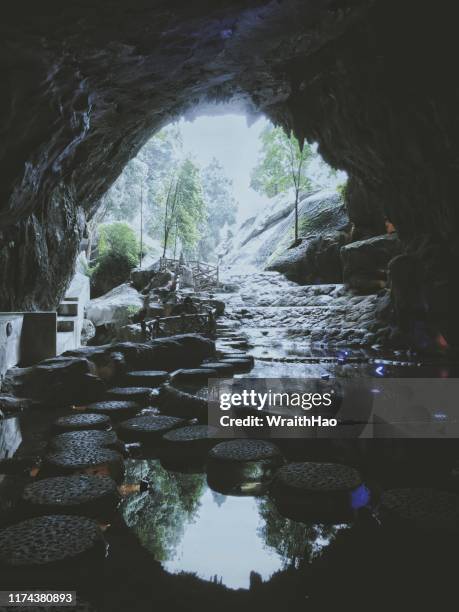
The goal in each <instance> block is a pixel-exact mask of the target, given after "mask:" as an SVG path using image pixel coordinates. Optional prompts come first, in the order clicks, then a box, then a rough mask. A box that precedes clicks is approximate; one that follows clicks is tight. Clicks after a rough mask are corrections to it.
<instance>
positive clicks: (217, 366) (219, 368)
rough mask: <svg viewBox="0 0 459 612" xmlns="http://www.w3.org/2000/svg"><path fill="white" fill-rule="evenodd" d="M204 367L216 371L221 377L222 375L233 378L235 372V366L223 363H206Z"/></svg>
mask: <svg viewBox="0 0 459 612" xmlns="http://www.w3.org/2000/svg"><path fill="white" fill-rule="evenodd" d="M203 366H204V367H205V368H211V369H212V370H215V371H216V372H217V374H218V375H219V376H222V375H227V376H231V374H232V373H233V372H234V367H233V364H232V363H225V362H223V361H215V362H211V363H204V364H203Z"/></svg>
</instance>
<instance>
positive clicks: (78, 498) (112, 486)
mask: <svg viewBox="0 0 459 612" xmlns="http://www.w3.org/2000/svg"><path fill="white" fill-rule="evenodd" d="M118 500H119V494H118V489H117V485H116V482H115V481H114V480H112V479H111V478H108V477H107V476H88V475H85V474H78V475H75V476H56V477H54V478H45V479H43V480H37V481H36V482H32V483H31V484H28V485H27V486H26V487H25V488H24V491H23V493H22V497H21V501H22V503H23V504H24V506H25V507H26V508H27V509H28V510H29V511H32V512H37V513H40V514H69V513H72V514H73V513H78V514H83V515H87V514H88V515H89V516H98V511H100V512H102V513H103V512H104V511H107V510H109V509H114V508H115V507H116V504H117V502H118Z"/></svg>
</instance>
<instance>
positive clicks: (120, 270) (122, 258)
mask: <svg viewBox="0 0 459 612" xmlns="http://www.w3.org/2000/svg"><path fill="white" fill-rule="evenodd" d="M139 250H140V247H139V243H138V240H137V237H136V235H135V233H134V231H133V230H132V228H131V227H130V226H129V225H127V223H121V222H119V223H110V224H108V225H103V226H102V227H101V228H100V231H99V240H98V243H97V251H98V255H97V259H96V265H95V266H94V268H93V269H92V274H91V286H92V293H93V297H97V296H99V295H103V294H104V293H107V291H110V289H113V288H114V287H117V286H118V285H121V284H122V283H124V282H126V281H127V280H128V279H129V276H130V273H131V270H132V269H133V268H134V267H135V266H136V265H137V263H138V258H139Z"/></svg>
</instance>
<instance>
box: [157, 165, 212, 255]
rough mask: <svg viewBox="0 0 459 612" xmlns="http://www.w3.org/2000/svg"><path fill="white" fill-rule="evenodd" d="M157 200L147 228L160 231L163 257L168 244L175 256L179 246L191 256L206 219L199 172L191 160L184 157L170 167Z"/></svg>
mask: <svg viewBox="0 0 459 612" xmlns="http://www.w3.org/2000/svg"><path fill="white" fill-rule="evenodd" d="M158 203H159V209H158V210H157V211H156V213H157V214H155V215H154V216H153V217H152V218H151V220H150V224H149V229H150V232H151V233H157V232H161V239H162V246H163V257H165V256H166V253H167V250H168V248H169V249H170V248H171V247H172V248H173V252H174V256H176V255H177V247H178V246H180V248H182V249H183V250H184V251H185V252H186V253H187V254H188V255H191V254H192V253H193V252H194V248H195V246H196V244H197V243H198V240H199V236H200V233H199V229H200V227H201V226H202V224H203V222H204V221H205V219H206V207H205V202H204V198H203V193H202V185H201V177H200V172H199V168H198V167H197V166H196V165H195V164H194V163H193V162H192V161H191V159H189V158H186V159H185V160H184V161H183V162H182V163H181V164H180V165H179V166H178V167H175V168H173V170H172V173H171V176H170V177H169V180H168V181H167V183H166V184H165V185H164V186H163V191H162V194H161V196H160V197H159V198H158Z"/></svg>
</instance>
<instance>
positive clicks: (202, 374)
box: [172, 368, 217, 385]
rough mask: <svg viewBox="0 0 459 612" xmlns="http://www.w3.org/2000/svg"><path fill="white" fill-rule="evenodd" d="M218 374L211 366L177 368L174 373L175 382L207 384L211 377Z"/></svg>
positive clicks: (173, 379) (173, 380)
mask: <svg viewBox="0 0 459 612" xmlns="http://www.w3.org/2000/svg"><path fill="white" fill-rule="evenodd" d="M215 376H217V371H216V370H212V369H211V368H193V369H189V370H177V371H176V372H175V373H174V374H173V375H172V382H173V383H180V384H183V385H207V382H208V380H209V378H213V377H215Z"/></svg>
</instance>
